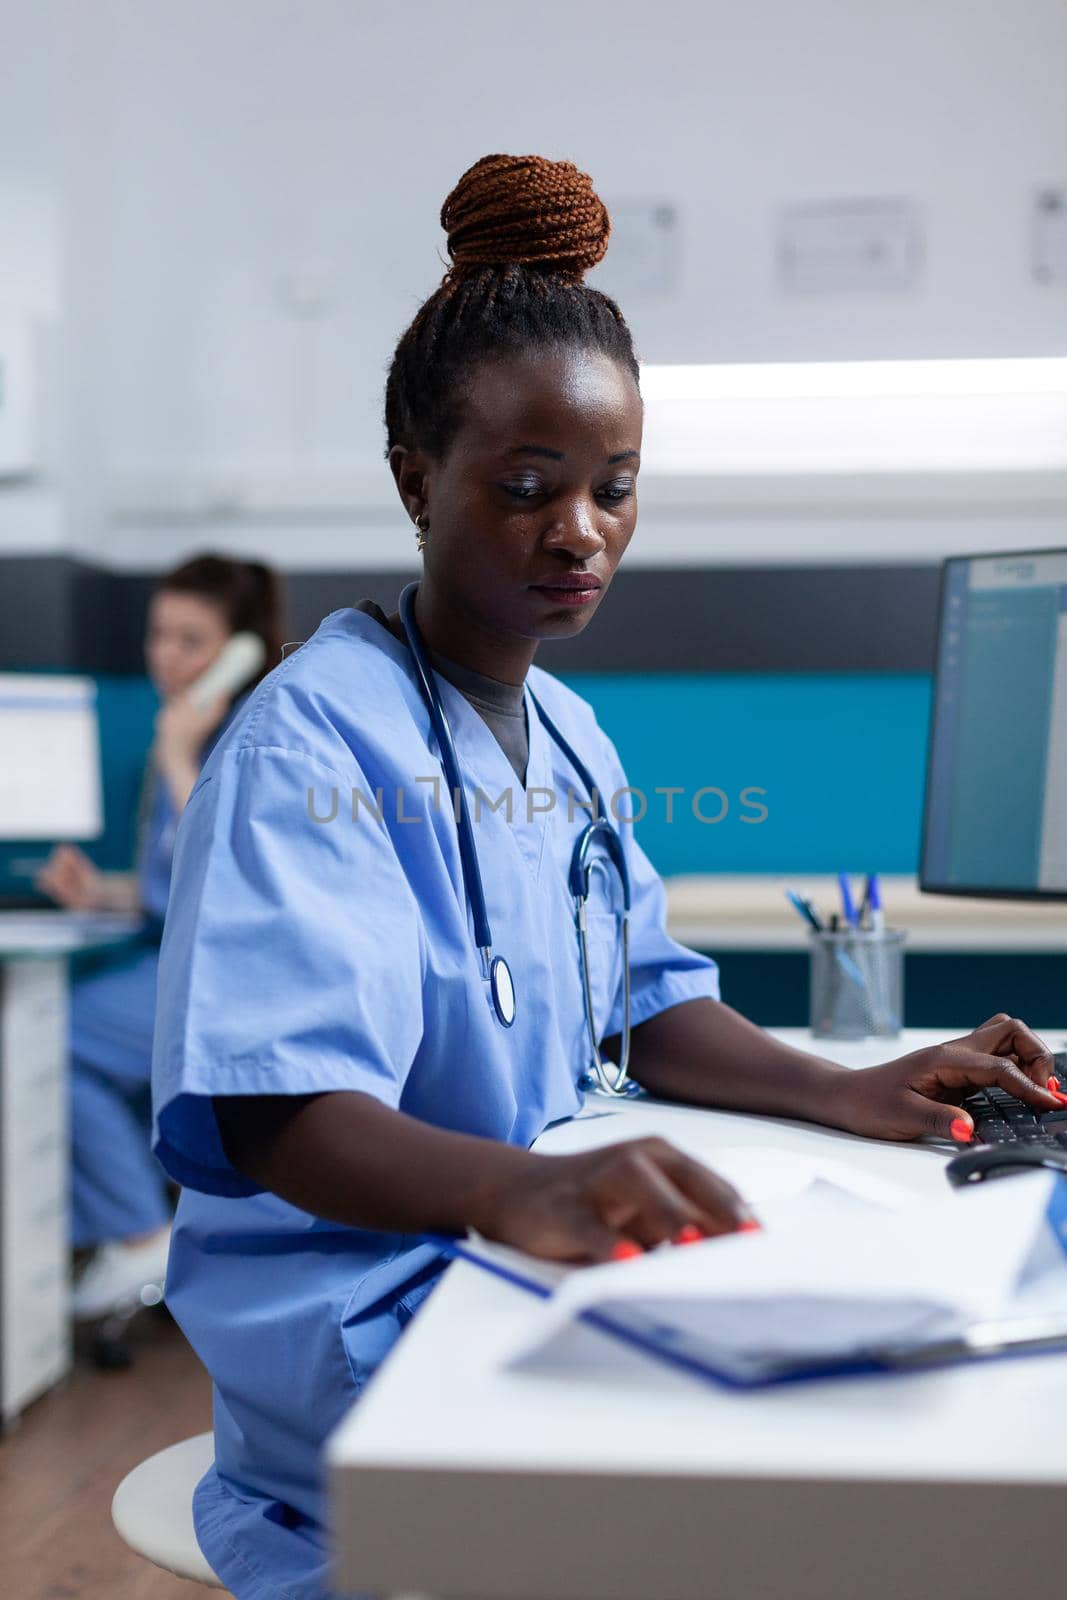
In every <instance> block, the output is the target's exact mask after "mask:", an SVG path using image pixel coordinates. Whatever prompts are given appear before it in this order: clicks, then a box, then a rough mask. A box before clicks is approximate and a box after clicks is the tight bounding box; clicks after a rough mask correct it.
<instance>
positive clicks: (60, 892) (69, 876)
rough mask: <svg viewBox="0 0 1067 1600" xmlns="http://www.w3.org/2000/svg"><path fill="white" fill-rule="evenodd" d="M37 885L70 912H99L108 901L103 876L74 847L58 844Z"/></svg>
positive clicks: (87, 858) (36, 881)
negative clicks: (106, 900)
mask: <svg viewBox="0 0 1067 1600" xmlns="http://www.w3.org/2000/svg"><path fill="white" fill-rule="evenodd" d="M34 882H35V883H36V885H37V888H38V889H40V890H41V892H42V893H43V894H46V895H48V896H49V897H50V898H51V899H53V900H54V901H56V903H57V905H61V906H66V907H67V909H68V910H70V911H98V910H99V909H100V908H101V907H102V906H103V904H104V901H105V898H106V895H105V888H104V874H103V873H102V872H101V871H100V870H99V869H98V868H97V867H94V866H93V864H92V862H91V861H90V860H89V857H88V856H87V855H86V854H85V853H84V851H82V850H79V849H78V847H77V845H73V844H57V845H56V847H55V849H54V850H53V851H52V854H51V855H50V856H49V857H48V860H47V861H46V862H45V864H44V866H43V867H42V868H41V870H40V872H38V874H37V876H36V878H35V879H34Z"/></svg>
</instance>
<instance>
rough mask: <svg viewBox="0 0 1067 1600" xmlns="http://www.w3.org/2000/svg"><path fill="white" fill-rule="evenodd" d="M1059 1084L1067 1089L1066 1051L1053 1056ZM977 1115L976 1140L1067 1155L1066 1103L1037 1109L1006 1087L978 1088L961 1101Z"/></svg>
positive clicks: (973, 1116) (973, 1115)
mask: <svg viewBox="0 0 1067 1600" xmlns="http://www.w3.org/2000/svg"><path fill="white" fill-rule="evenodd" d="M1053 1060H1054V1061H1055V1063H1056V1076H1057V1077H1058V1078H1059V1081H1060V1088H1061V1089H1062V1090H1063V1091H1064V1093H1067V1051H1062V1052H1060V1054H1058V1055H1056V1056H1054V1057H1053ZM960 1103H961V1105H963V1106H964V1107H965V1108H966V1110H967V1111H969V1112H970V1114H971V1116H972V1118H973V1119H974V1143H975V1144H991V1145H998V1146H1001V1145H1008V1146H1019V1145H1025V1146H1028V1147H1029V1148H1030V1149H1032V1150H1034V1151H1035V1152H1037V1151H1041V1150H1054V1151H1057V1152H1058V1153H1059V1154H1060V1155H1062V1156H1064V1157H1065V1159H1067V1106H1062V1107H1061V1108H1060V1110H1059V1111H1047V1112H1044V1113H1040V1112H1036V1111H1034V1110H1033V1109H1032V1108H1031V1107H1030V1106H1028V1105H1026V1103H1025V1102H1024V1101H1022V1100H1017V1099H1016V1098H1015V1096H1014V1095H1013V1094H1009V1093H1008V1091H1007V1090H1006V1089H979V1090H978V1091H977V1092H976V1093H975V1094H969V1095H967V1096H966V1097H965V1098H964V1099H963V1100H962V1101H961V1102H960Z"/></svg>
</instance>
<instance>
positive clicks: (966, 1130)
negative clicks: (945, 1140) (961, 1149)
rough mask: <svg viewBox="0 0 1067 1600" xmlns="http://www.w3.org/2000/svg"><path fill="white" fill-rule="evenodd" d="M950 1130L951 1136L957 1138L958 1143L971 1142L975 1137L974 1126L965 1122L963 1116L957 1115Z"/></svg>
mask: <svg viewBox="0 0 1067 1600" xmlns="http://www.w3.org/2000/svg"><path fill="white" fill-rule="evenodd" d="M948 1131H949V1136H950V1137H951V1138H953V1139H955V1141H956V1143H957V1144H970V1142H971V1140H972V1139H973V1138H974V1128H973V1127H972V1126H971V1124H970V1123H969V1122H965V1121H964V1119H963V1117H956V1119H955V1120H954V1122H953V1123H952V1126H951V1127H950V1128H949V1130H948Z"/></svg>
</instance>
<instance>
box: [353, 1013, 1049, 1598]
mask: <svg viewBox="0 0 1067 1600" xmlns="http://www.w3.org/2000/svg"><path fill="white" fill-rule="evenodd" d="M774 1031H775V1032H776V1033H778V1034H779V1036H781V1037H783V1038H786V1039H788V1040H789V1042H790V1043H801V1042H803V1043H805V1044H807V1045H809V1047H812V1048H815V1045H814V1043H813V1042H812V1041H810V1038H809V1036H808V1035H807V1034H806V1033H805V1032H804V1031H803V1030H800V1029H782V1030H774ZM965 1031H966V1030H965V1029H947V1030H945V1031H943V1032H941V1031H938V1032H918V1031H910V1032H907V1033H905V1034H904V1035H902V1036H901V1038H900V1039H899V1040H897V1041H892V1042H885V1041H882V1042H877V1043H876V1042H865V1043H863V1044H861V1045H859V1046H840V1045H838V1046H836V1047H832V1046H827V1045H824V1044H820V1046H819V1048H821V1049H822V1050H823V1053H825V1054H830V1053H831V1050H832V1051H833V1053H834V1054H835V1056H836V1058H837V1059H839V1060H842V1061H844V1062H846V1063H847V1064H849V1065H857V1066H862V1065H866V1064H869V1063H873V1062H876V1061H879V1060H887V1059H889V1058H891V1057H892V1056H893V1055H897V1054H901V1053H903V1052H904V1051H905V1050H909V1049H916V1048H919V1047H920V1046H921V1045H923V1044H927V1043H932V1042H935V1041H936V1040H938V1039H943V1038H947V1037H951V1036H952V1035H953V1034H956V1033H963V1032H965ZM1045 1036H1046V1037H1047V1038H1048V1040H1049V1043H1050V1044H1051V1045H1053V1047H1054V1048H1062V1040H1063V1030H1059V1029H1051V1030H1049V1031H1048V1033H1047V1034H1046V1035H1045ZM590 1109H596V1110H597V1111H600V1110H610V1111H612V1112H613V1113H614V1115H612V1116H611V1117H601V1118H596V1119H591V1120H585V1119H577V1120H576V1121H574V1122H572V1123H569V1124H566V1125H564V1126H562V1127H560V1128H556V1129H553V1130H550V1132H549V1133H548V1134H547V1135H546V1136H545V1137H544V1138H543V1140H542V1141H541V1142H540V1144H539V1148H542V1149H544V1150H546V1151H547V1150H553V1151H564V1150H576V1149H580V1148H588V1147H590V1146H591V1145H593V1144H599V1143H602V1142H609V1141H611V1140H614V1139H617V1138H622V1137H628V1136H638V1135H640V1134H642V1133H645V1132H649V1131H654V1132H657V1133H664V1134H666V1135H667V1136H668V1137H670V1136H672V1135H673V1136H674V1137H676V1138H677V1139H678V1140H679V1142H682V1143H686V1144H692V1143H694V1142H695V1143H699V1145H700V1146H701V1148H702V1149H703V1150H705V1151H706V1152H707V1158H708V1159H709V1160H711V1161H712V1162H713V1161H714V1148H715V1147H716V1146H718V1147H720V1148H726V1147H729V1146H731V1145H732V1146H737V1145H752V1144H759V1145H761V1146H762V1147H763V1149H765V1150H774V1149H779V1150H784V1151H792V1152H803V1153H804V1154H805V1155H809V1156H810V1155H818V1154H819V1153H820V1152H821V1153H822V1154H823V1155H826V1156H829V1157H832V1158H833V1159H834V1160H835V1161H838V1162H855V1163H856V1164H857V1165H859V1166H861V1167H862V1168H863V1170H864V1171H866V1172H869V1173H875V1174H879V1175H881V1176H884V1177H885V1178H888V1179H890V1180H892V1181H895V1182H896V1183H898V1184H902V1185H906V1186H908V1187H910V1188H913V1189H914V1190H915V1191H916V1192H917V1193H922V1192H924V1191H929V1192H930V1193H931V1194H941V1193H943V1192H944V1186H945V1178H944V1174H943V1167H944V1163H945V1159H946V1155H947V1153H949V1152H948V1147H939V1146H936V1145H930V1146H898V1145H891V1144H887V1143H882V1142H878V1141H872V1140H867V1139H860V1138H855V1137H852V1136H850V1135H847V1134H841V1133H835V1132H832V1131H830V1130H823V1129H816V1128H812V1127H811V1126H808V1125H805V1124H801V1123H793V1122H786V1121H779V1120H777V1119H769V1118H765V1117H750V1116H741V1115H736V1114H726V1113H717V1112H694V1111H692V1110H690V1109H688V1108H685V1107H677V1106H669V1105H659V1104H651V1105H647V1104H642V1103H637V1104H634V1103H633V1102H626V1103H622V1104H615V1103H613V1102H610V1101H601V1100H600V1099H599V1097H591V1100H590ZM1008 1192H1010V1191H1009V1190H1008V1189H1007V1188H1006V1189H1005V1193H1008ZM530 1308H531V1301H530V1299H529V1297H528V1296H527V1295H525V1294H524V1293H523V1292H522V1291H520V1290H518V1289H514V1288H512V1287H511V1286H509V1285H508V1284H506V1283H503V1282H501V1281H500V1280H497V1279H494V1278H492V1277H490V1276H489V1275H488V1274H485V1273H482V1272H480V1271H478V1270H477V1269H476V1268H474V1267H471V1266H469V1265H467V1264H465V1263H457V1264H455V1265H453V1266H452V1267H450V1268H449V1270H448V1272H447V1274H446V1276H445V1279H444V1280H443V1282H442V1283H441V1285H440V1286H439V1288H438V1289H437V1290H436V1291H435V1292H434V1294H433V1295H432V1296H431V1298H430V1300H429V1301H428V1302H427V1304H426V1305H425V1306H424V1308H423V1309H422V1310H421V1311H420V1313H419V1315H418V1317H417V1318H416V1319H415V1321H414V1323H413V1324H412V1326H411V1328H410V1329H409V1331H408V1332H407V1334H406V1335H405V1337H404V1338H403V1339H402V1340H401V1341H400V1343H399V1345H398V1346H397V1348H396V1350H395V1351H394V1352H393V1354H392V1355H391V1356H390V1358H389V1360H388V1361H387V1362H386V1363H385V1365H384V1367H383V1369H382V1371H381V1372H380V1373H379V1375H378V1376H377V1377H376V1379H375V1380H374V1382H373V1383H372V1385H371V1386H370V1388H369V1390H368V1392H367V1394H366V1395H365V1397H364V1398H363V1399H362V1400H361V1402H360V1403H359V1404H358V1405H357V1406H356V1407H354V1408H353V1410H352V1411H351V1412H350V1414H349V1416H348V1417H347V1418H346V1420H345V1421H344V1422H343V1423H342V1425H341V1426H340V1428H339V1429H338V1430H337V1432H336V1433H335V1434H334V1436H333V1438H332V1439H331V1441H330V1443H329V1447H328V1460H329V1463H330V1468H331V1478H332V1489H333V1496H334V1498H333V1509H332V1520H333V1533H334V1539H335V1545H336V1549H337V1554H338V1574H339V1578H340V1580H341V1581H340V1583H339V1588H343V1587H344V1586H345V1585H347V1587H348V1588H349V1589H358V1588H360V1587H362V1588H367V1589H371V1590H375V1589H377V1590H379V1591H382V1592H385V1593H388V1592H390V1591H396V1590H399V1589H417V1590H419V1591H420V1592H425V1593H427V1594H430V1595H434V1596H437V1597H463V1600H476V1597H477V1600H489V1597H504V1596H508V1597H513V1600H600V1597H604V1600H607V1597H612V1600H756V1597H757V1596H758V1597H760V1600H881V1597H883V1596H885V1597H887V1600H888V1597H889V1596H890V1595H892V1596H894V1600H899V1597H903V1600H934V1597H935V1596H936V1597H937V1600H954V1597H957V1596H958V1597H959V1600H963V1597H964V1596H966V1597H967V1600H983V1597H986V1596H988V1597H990V1600H992V1597H993V1596H994V1595H1003V1594H1007V1593H1009V1592H1012V1591H1013V1590H1014V1589H1016V1588H1018V1589H1019V1590H1020V1592H1024V1593H1026V1594H1027V1595H1028V1596H1029V1597H1033V1600H1039V1597H1040V1600H1044V1597H1045V1596H1046V1595H1047V1596H1049V1597H1050V1600H1051V1596H1052V1595H1054V1594H1057V1595H1058V1594H1062V1591H1063V1586H1064V1582H1065V1572H1067V1556H1065V1555H1064V1537H1063V1531H1062V1524H1063V1510H1064V1505H1065V1503H1067V1502H1065V1498H1064V1496H1065V1491H1067V1420H1065V1419H1067V1355H1059V1354H1056V1355H1044V1356H1039V1357H1031V1358H1028V1359H1025V1360H1005V1361H998V1362H993V1363H986V1364H978V1365H973V1366H969V1367H956V1368H951V1369H945V1370H942V1371H938V1372H926V1373H922V1374H912V1375H908V1376H903V1377H902V1376H891V1377H879V1378H853V1379H844V1380H836V1381H823V1382H818V1383H805V1384H798V1385H795V1386H783V1387H780V1388H776V1389H769V1390H764V1391H757V1392H754V1393H746V1394H738V1393H736V1392H731V1391H729V1390H726V1389H722V1388H718V1387H716V1386H714V1385H713V1384H711V1383H710V1382H701V1381H699V1380H697V1379H694V1378H692V1377H690V1376H688V1375H685V1374H681V1373H678V1372H676V1371H674V1370H672V1369H671V1368H670V1367H668V1366H666V1365H661V1364H659V1363H657V1362H655V1361H653V1360H651V1359H649V1358H647V1357H644V1356H642V1355H640V1354H638V1353H637V1352H629V1351H627V1350H625V1349H624V1348H623V1347H620V1346H618V1345H617V1344H615V1343H614V1342H613V1341H610V1340H607V1339H605V1338H604V1337H603V1336H601V1335H599V1334H597V1333H595V1332H594V1331H592V1330H589V1332H588V1334H587V1335H586V1336H584V1337H585V1340H586V1342H585V1351H586V1355H585V1358H584V1359H583V1360H582V1362H581V1364H576V1365H575V1367H574V1369H573V1371H570V1372H568V1373H567V1374H566V1375H561V1374H558V1373H553V1374H551V1375H549V1374H547V1373H535V1372H530V1371H526V1372H523V1373H517V1372H510V1371H507V1370H505V1369H504V1368H503V1367H502V1365H501V1359H502V1357H503V1355H504V1353H505V1352H506V1351H509V1350H510V1349H511V1348H513V1346H514V1345H515V1343H516V1341H517V1339H518V1337H519V1334H520V1332H521V1330H522V1328H523V1326H524V1324H525V1322H526V1320H527V1318H528V1317H529V1315H530Z"/></svg>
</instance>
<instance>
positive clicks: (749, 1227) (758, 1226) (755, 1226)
mask: <svg viewBox="0 0 1067 1600" xmlns="http://www.w3.org/2000/svg"><path fill="white" fill-rule="evenodd" d="M737 1231H738V1233H762V1232H763V1224H762V1223H760V1222H757V1221H756V1219H755V1217H749V1219H748V1221H747V1222H739V1223H738V1224H737Z"/></svg>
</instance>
